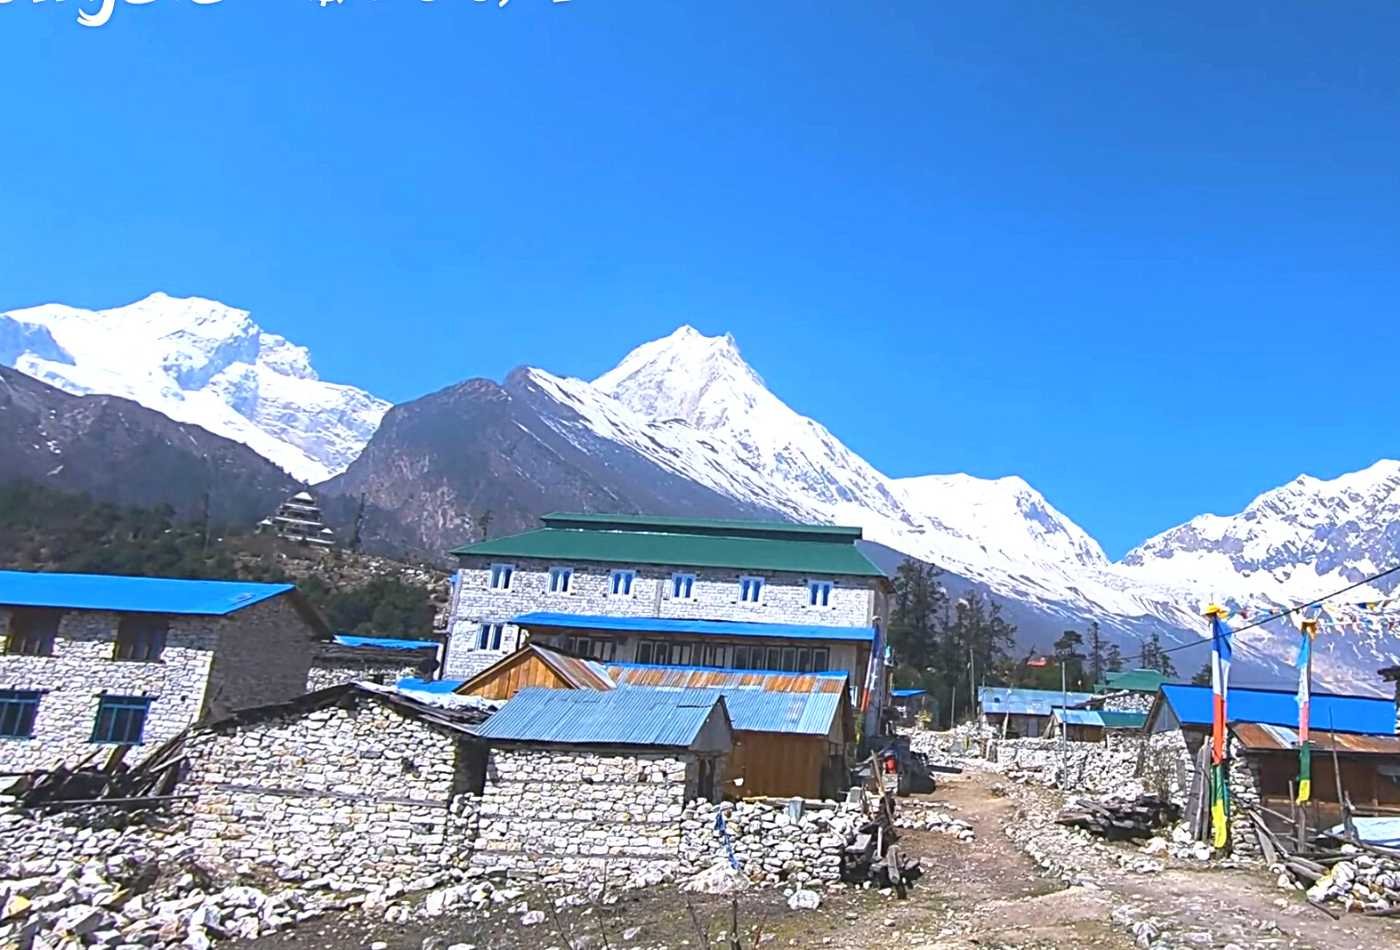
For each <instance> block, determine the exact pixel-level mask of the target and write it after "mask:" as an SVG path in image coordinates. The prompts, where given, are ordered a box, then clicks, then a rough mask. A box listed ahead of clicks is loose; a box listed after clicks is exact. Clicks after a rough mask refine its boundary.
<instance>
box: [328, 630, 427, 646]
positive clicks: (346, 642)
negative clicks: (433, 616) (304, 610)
mask: <svg viewBox="0 0 1400 950" xmlns="http://www.w3.org/2000/svg"><path fill="white" fill-rule="evenodd" d="M332 639H333V640H334V641H335V642H336V643H338V644H340V645H341V646H343V647H365V648H372V649H379V650H436V649H437V647H438V643H437V641H436V640H399V639H396V638H394V637H357V636H352V635H351V634H348V633H337V634H336V635H335V636H334V637H332Z"/></svg>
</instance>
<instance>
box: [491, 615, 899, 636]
mask: <svg viewBox="0 0 1400 950" xmlns="http://www.w3.org/2000/svg"><path fill="white" fill-rule="evenodd" d="M511 622H512V623H517V624H520V625H521V626H524V627H568V628H570V629H575V630H616V631H619V632H622V631H627V632H638V633H680V634H687V635H690V636H713V637H768V638H770V639H787V640H859V641H864V642H867V643H868V642H870V641H873V640H874V639H875V628H874V627H822V626H816V625H807V624H797V623H747V622H745V621H741V620H681V619H676V618H671V617H598V616H594V615H592V614H561V613H551V612H549V611H542V610H537V611H534V612H533V613H528V614H521V615H520V616H518V617H516V618H514V619H513V620H512V621H511Z"/></svg>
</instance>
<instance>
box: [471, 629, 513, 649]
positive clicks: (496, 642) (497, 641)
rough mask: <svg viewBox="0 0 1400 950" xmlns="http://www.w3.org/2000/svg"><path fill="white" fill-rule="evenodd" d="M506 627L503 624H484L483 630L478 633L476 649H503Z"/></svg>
mask: <svg viewBox="0 0 1400 950" xmlns="http://www.w3.org/2000/svg"><path fill="white" fill-rule="evenodd" d="M505 632H506V625H505V624H503V623H484V624H482V625H481V629H480V630H478V631H477V632H476V648H477V649H478V650H499V649H500V648H501V638H502V637H503V636H505Z"/></svg>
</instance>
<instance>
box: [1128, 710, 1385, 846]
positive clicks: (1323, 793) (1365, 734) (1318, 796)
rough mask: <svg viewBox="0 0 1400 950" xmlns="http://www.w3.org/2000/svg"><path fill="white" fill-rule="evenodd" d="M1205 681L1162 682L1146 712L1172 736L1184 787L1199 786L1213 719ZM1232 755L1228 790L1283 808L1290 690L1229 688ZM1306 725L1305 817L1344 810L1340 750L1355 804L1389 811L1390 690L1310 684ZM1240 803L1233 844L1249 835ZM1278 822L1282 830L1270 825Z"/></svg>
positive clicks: (1292, 736) (1291, 722)
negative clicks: (1352, 690)
mask: <svg viewBox="0 0 1400 950" xmlns="http://www.w3.org/2000/svg"><path fill="white" fill-rule="evenodd" d="M1212 699H1213V697H1212V692H1211V688H1210V687H1209V686H1195V685H1183V684H1170V683H1169V684H1166V685H1164V686H1162V688H1161V690H1160V691H1159V692H1158V694H1157V700H1156V702H1155V703H1154V704H1153V706H1152V711H1151V712H1150V713H1148V717H1147V724H1146V726H1145V727H1144V730H1145V732H1146V733H1147V735H1148V738H1149V739H1150V740H1151V741H1153V742H1158V741H1173V742H1175V744H1176V745H1177V746H1179V748H1180V749H1181V759H1182V762H1183V768H1184V770H1186V771H1187V772H1188V776H1187V779H1186V781H1185V782H1184V783H1183V785H1184V787H1185V788H1187V789H1191V790H1192V791H1191V792H1190V793H1189V794H1190V795H1191V796H1192V798H1193V800H1194V797H1195V796H1197V795H1200V794H1204V788H1203V786H1204V783H1205V772H1204V770H1203V769H1202V768H1201V767H1200V766H1201V764H1202V763H1206V761H1207V757H1208V755H1209V752H1208V751H1207V750H1208V748H1209V745H1210V732H1211V723H1212ZM1226 715H1227V717H1228V727H1229V736H1228V753H1227V754H1228V756H1229V759H1230V772H1229V776H1230V794H1231V795H1232V796H1234V797H1235V798H1236V799H1237V800H1239V801H1241V802H1244V803H1247V804H1255V803H1261V802H1262V803H1264V804H1266V805H1268V806H1269V807H1271V808H1273V809H1274V810H1276V811H1279V812H1281V813H1284V814H1287V813H1288V811H1289V803H1290V802H1291V801H1292V794H1291V790H1290V787H1289V783H1290V782H1292V781H1294V780H1295V779H1296V777H1297V773H1298V747H1297V743H1298V734H1297V727H1298V705H1297V697H1296V694H1295V693H1294V692H1293V691H1292V690H1269V689H1244V688H1239V687H1236V688H1233V689H1231V690H1230V694H1229V698H1228V705H1227V708H1226ZM1308 722H1309V732H1310V738H1311V740H1312V742H1313V744H1314V745H1313V754H1312V801H1311V802H1310V804H1309V805H1308V823H1309V825H1311V826H1312V827H1320V826H1322V825H1323V824H1324V823H1325V824H1332V823H1335V822H1336V821H1337V820H1339V818H1340V806H1339V804H1338V796H1337V791H1336V786H1337V780H1336V773H1335V771H1334V769H1333V764H1332V763H1333V758H1332V753H1333V751H1334V750H1335V751H1336V753H1337V763H1338V764H1339V765H1340V766H1341V773H1342V786H1343V791H1344V793H1345V794H1347V795H1349V796H1350V797H1351V799H1352V801H1353V802H1354V803H1355V804H1356V805H1357V806H1358V807H1361V808H1368V809H1372V810H1380V811H1385V810H1387V809H1393V808H1395V807H1396V806H1397V805H1400V785H1397V784H1396V782H1397V780H1400V739H1397V737H1396V733H1395V706H1394V704H1393V703H1392V702H1391V700H1389V699H1378V698H1375V697H1372V696H1346V695H1339V694H1334V693H1318V692H1313V694H1312V698H1311V704H1310V716H1309V720H1308ZM1242 816H1243V811H1242V810H1236V818H1237V819H1239V820H1238V821H1237V822H1236V825H1237V831H1236V833H1235V838H1236V842H1237V845H1240V844H1244V845H1246V846H1248V845H1249V844H1250V843H1251V842H1253V840H1254V835H1253V833H1252V830H1251V829H1250V828H1249V826H1248V822H1247V820H1245V819H1243V817H1242ZM1275 830H1281V828H1276V829H1275Z"/></svg>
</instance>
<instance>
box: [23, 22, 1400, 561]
mask: <svg viewBox="0 0 1400 950" xmlns="http://www.w3.org/2000/svg"><path fill="white" fill-rule="evenodd" d="M81 6H83V7H85V8H88V9H95V8H96V3H94V2H92V0H88V2H87V3H84V4H81ZM79 7H80V4H79V3H78V2H77V0H65V2H63V3H43V4H29V3H23V2H16V3H13V4H9V5H4V6H0V62H4V64H5V67H6V68H5V74H6V78H7V80H8V82H7V83H6V89H7V92H6V94H5V100H4V101H5V109H4V115H5V129H6V135H5V145H6V147H5V173H4V175H3V176H0V209H3V212H4V213H3V218H2V219H0V220H3V223H4V231H3V236H0V242H3V243H0V248H3V261H4V265H3V266H0V308H9V307H17V306H24V305H30V304H34V303H39V302H44V301H50V300H60V301H63V302H67V303H73V304H79V305H85V306H111V305H116V304H120V303H124V302H128V301H130V300H132V299H135V298H137V297H140V296H143V295H144V294H146V293H148V292H150V291H151V290H154V289H164V290H167V291H169V292H171V293H177V294H201V295H205V296H211V297H217V298H219V299H222V300H224V301H226V302H228V303H232V304H235V305H238V306H242V307H246V308H249V309H251V310H253V311H254V315H255V317H256V318H257V319H258V320H259V321H260V322H261V323H262V324H263V325H264V326H265V327H267V328H269V329H271V330H275V331H277V332H281V333H284V334H286V335H288V336H290V337H291V338H293V339H294V340H296V341H298V342H301V343H304V344H306V345H308V346H310V347H311V349H312V352H313V355H314V357H315V359H316V362H317V364H318V366H319V368H320V370H321V372H322V375H323V376H325V377H326V378H329V379H335V380H340V381H346V382H353V383H356V384H358V385H361V386H364V387H366V388H368V389H370V390H372V391H374V392H376V393H379V394H381V395H383V396H385V397H387V398H390V399H394V400H404V399H409V398H412V397H414V396H417V395H420V394H422V393H424V392H427V391H430V390H432V389H435V388H438V387H440V386H443V385H447V384H449V383H452V382H454V381H457V380H459V379H462V378H466V377H470V376H489V377H493V378H500V377H501V376H502V375H504V374H505V373H506V372H507V371H508V370H509V369H510V368H511V367H512V366H514V365H517V364H519V363H526V362H528V363H533V364H536V365H540V366H543V367H545V368H548V369H550V370H553V371H556V372H561V373H568V374H572V375H579V376H592V375H595V374H597V373H599V372H601V371H602V370H604V369H606V368H607V367H609V366H611V365H612V364H613V363H614V362H615V361H616V360H617V359H618V358H620V357H621V356H622V354H623V353H624V352H626V351H627V350H628V349H629V348H630V347H631V346H632V345H634V344H636V343H638V342H641V341H643V340H645V339H649V338H652V337H655V336H659V335H662V334H665V333H667V332H669V331H671V330H672V329H674V328H675V327H676V326H677V325H678V324H680V323H682V322H689V323H693V324H694V325H696V326H698V327H699V328H701V329H702V330H705V331H707V332H712V333H719V332H723V331H726V330H728V331H731V332H733V333H734V334H735V336H736V337H737V338H738V340H739V343H740V346H741V347H742V349H743V351H744V354H745V356H746V357H747V358H748V359H749V361H750V362H751V363H753V365H754V366H755V367H756V368H757V369H758V370H759V371H760V372H761V373H762V374H763V375H764V376H765V378H766V379H767V381H768V382H769V384H770V386H772V388H773V389H774V390H775V391H776V392H777V393H778V394H779V395H780V396H782V397H783V398H784V399H786V400H787V401H788V402H789V403H791V404H792V405H793V406H794V407H795V408H797V409H798V410H800V411H802V412H805V413H807V414H810V415H813V416H816V417H817V418H819V419H821V420H822V421H823V422H825V423H826V424H827V425H828V426H829V427H830V428H831V429H832V430H833V431H834V432H836V433H837V435H839V436H840V437H841V438H843V439H844V440H845V441H846V442H847V443H848V444H850V445H851V446H852V447H853V448H854V449H856V450H857V451H859V452H860V453H862V454H863V455H865V456H866V457H867V458H869V459H870V460H871V461H872V462H873V463H875V464H876V465H877V466H879V467H880V468H882V469H883V470H884V471H886V472H888V473H890V474H892V475H914V474H923V473H928V472H943V471H969V472H972V473H974V474H977V475H984V476H996V475H1004V474H1012V473H1014V474H1020V475H1023V476H1024V477H1025V478H1026V479H1027V480H1029V481H1030V482H1031V483H1032V484H1034V485H1035V486H1036V487H1038V488H1040V489H1041V490H1042V491H1044V492H1045V494H1046V495H1047V496H1048V497H1049V499H1050V500H1051V502H1052V503H1053V504H1055V505H1056V506H1058V507H1060V508H1061V509H1062V510H1064V511H1065V512H1066V513H1067V514H1068V515H1070V516H1071V517H1072V518H1074V519H1075V520H1076V521H1078V522H1079V523H1081V524H1082V525H1083V526H1084V527H1085V528H1086V529H1088V530H1089V531H1090V532H1091V533H1093V534H1094V535H1095V536H1096V537H1098V538H1099V539H1100V540H1101V541H1102V542H1103V543H1104V545H1105V547H1106V548H1107V549H1108V550H1109V552H1110V553H1111V554H1114V555H1117V554H1121V553H1122V552H1123V551H1124V550H1126V549H1127V548H1128V547H1129V546H1131V545H1132V544H1134V543H1136V542H1138V541H1140V540H1142V539H1143V538H1144V537H1146V536H1148V535H1149V534H1152V533H1155V532H1157V531H1160V530H1163V529H1165V528H1167V527H1170V526H1171V525H1173V524H1175V523H1177V522H1179V521H1182V520H1184V519H1186V518H1188V517H1190V516H1192V515H1194V514H1197V513H1199V512H1202V511H1218V512H1230V511H1235V510H1238V509H1239V508H1240V507H1242V506H1243V505H1244V504H1245V503H1247V502H1248V500H1249V499H1250V498H1251V497H1253V496H1254V495H1255V494H1256V493H1258V492H1259V491H1262V490H1265V489H1267V488H1270V487H1272V486H1274V485H1277V484H1279V483H1281V482H1284V481H1286V480H1288V479H1290V478H1292V477H1293V476H1295V475H1296V474H1298V473H1299V472H1301V471H1307V472H1309V473H1312V474H1317V475H1322V476H1328V475H1335V474H1338V473H1340V472H1343V471H1347V470H1351V469H1355V468H1359V467H1361V466H1364V465H1366V464H1369V463H1370V462H1372V461H1374V460H1375V459H1376V458H1378V457H1384V456H1391V457H1393V456H1394V455H1395V453H1396V452H1397V451H1400V449H1397V446H1396V434H1397V423H1396V421H1395V420H1396V419H1397V418H1400V411H1398V410H1400V386H1397V385H1396V384H1395V375H1396V373H1395V358H1396V354H1397V352H1400V347H1398V346H1397V344H1400V307H1397V303H1400V266H1397V265H1400V174H1397V167H1400V166H1397V154H1400V57H1397V56H1396V50H1397V49H1400V6H1397V5H1395V4H1393V3H1389V2H1374V3H1361V2H1358V3H1350V4H1345V5H1331V4H1328V5H1324V4H1318V3H1314V2H1280V0H1268V2H1237V3H1231V4H1207V3H1177V4H1151V5H1149V4H1123V3H1110V2H1106V0H1105V2H1100V3H1073V2H1064V3H1054V4H1049V3H1024V2H1009V3H1003V2H991V0H979V2H977V3H965V4H945V3H926V2H917V3H916V2H899V3H865V4H840V5H813V4H811V3H795V2H785V0H770V2H765V3H759V4H751V3H736V2H728V0H712V2H706V3H701V2H689V3H676V2H664V0H647V2H643V0H569V2H567V3H559V4H551V3H549V2H548V0H510V3H509V5H508V6H506V7H505V8H503V9H502V8H498V7H497V6H495V5H494V3H479V2H474V0H436V2H434V3H431V4H430V3H423V2H419V0H344V3H343V4H340V5H332V6H330V7H327V8H322V7H320V6H319V5H318V3H317V0H222V2H221V3H218V4H216V5H212V6H196V5H195V4H194V3H193V2H192V0H155V2H153V3H150V4H148V5H145V6H129V5H125V3H124V0H123V3H122V4H121V5H119V6H118V8H117V9H116V10H115V15H114V16H113V18H112V21H111V22H110V23H109V24H108V25H107V26H104V27H102V28H100V29H89V28H84V27H80V26H78V25H77V24H76V22H75V18H76V13H77V10H78V9H79ZM21 90H23V91H22V92H21ZM833 381H835V384H834V385H833Z"/></svg>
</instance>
